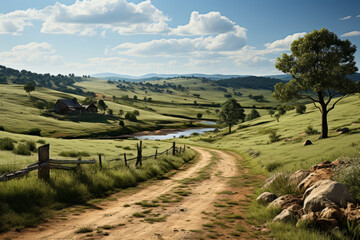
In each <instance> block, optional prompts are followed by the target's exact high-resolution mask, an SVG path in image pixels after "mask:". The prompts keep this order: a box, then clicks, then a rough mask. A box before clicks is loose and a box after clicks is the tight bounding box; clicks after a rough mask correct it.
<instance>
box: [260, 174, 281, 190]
mask: <svg viewBox="0 0 360 240" xmlns="http://www.w3.org/2000/svg"><path fill="white" fill-rule="evenodd" d="M279 175H280V173H277V174H274V175H273V176H271V177H269V178H268V179H266V182H265V184H264V186H263V187H262V188H263V189H266V188H268V187H270V185H271V184H272V183H273V182H274V181H275V180H276V178H277V177H278V176H279Z"/></svg>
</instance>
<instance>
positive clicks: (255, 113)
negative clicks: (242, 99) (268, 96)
mask: <svg viewBox="0 0 360 240" xmlns="http://www.w3.org/2000/svg"><path fill="white" fill-rule="evenodd" d="M258 117H260V113H259V112H258V111H256V109H252V110H251V112H250V113H249V114H248V115H247V116H246V121H250V120H253V119H255V118H258Z"/></svg>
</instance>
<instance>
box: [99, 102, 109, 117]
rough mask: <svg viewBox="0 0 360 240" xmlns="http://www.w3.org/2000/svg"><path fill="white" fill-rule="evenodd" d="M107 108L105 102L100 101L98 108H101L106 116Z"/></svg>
mask: <svg viewBox="0 0 360 240" xmlns="http://www.w3.org/2000/svg"><path fill="white" fill-rule="evenodd" d="M107 107H108V106H107V105H106V104H105V102H104V100H99V102H98V108H99V109H100V110H103V111H104V114H105V111H106V109H107Z"/></svg>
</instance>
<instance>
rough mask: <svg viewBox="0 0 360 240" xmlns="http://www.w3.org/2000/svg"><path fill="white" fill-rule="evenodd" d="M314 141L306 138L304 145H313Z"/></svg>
mask: <svg viewBox="0 0 360 240" xmlns="http://www.w3.org/2000/svg"><path fill="white" fill-rule="evenodd" d="M312 144H313V143H312V142H311V141H310V140H306V141H305V142H304V143H303V145H304V146H307V145H312Z"/></svg>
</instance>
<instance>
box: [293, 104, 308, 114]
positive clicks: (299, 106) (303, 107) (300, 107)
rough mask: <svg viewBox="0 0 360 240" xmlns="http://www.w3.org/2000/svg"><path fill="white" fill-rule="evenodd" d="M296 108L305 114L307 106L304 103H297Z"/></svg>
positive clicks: (298, 111)
mask: <svg viewBox="0 0 360 240" xmlns="http://www.w3.org/2000/svg"><path fill="white" fill-rule="evenodd" d="M295 109H296V112H297V113H299V114H304V113H305V112H306V106H305V105H304V104H299V105H297V106H296V108H295Z"/></svg>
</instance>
